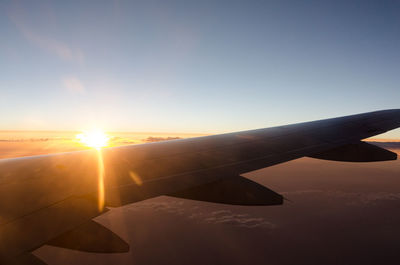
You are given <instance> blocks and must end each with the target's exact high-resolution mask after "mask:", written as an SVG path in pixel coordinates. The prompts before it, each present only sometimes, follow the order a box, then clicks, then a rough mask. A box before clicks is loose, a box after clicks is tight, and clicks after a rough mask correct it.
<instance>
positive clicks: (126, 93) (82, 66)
mask: <svg viewBox="0 0 400 265" xmlns="http://www.w3.org/2000/svg"><path fill="white" fill-rule="evenodd" d="M399 14H400V2H399V1H319V0H318V1H165V0H163V1H1V2H0V36H1V41H0V92H1V94H0V113H1V115H0V129H3V130H6V129H8V130H12V129H19V130H21V129H28V130H79V129H87V128H89V127H100V128H102V129H105V130H109V131H175V132H206V133H218V132H225V131H234V130H243V129H251V128H259V127H268V126H275V125H280V124H288V123H293V122H301V121H308V120H314V119H320V118H329V117H335V116H341V115H347V114H354V113H360V112H367V111H373V110H380V109H388V108H399V107H400V104H399V102H400V49H399V47H400V16H399ZM389 136H391V137H399V138H400V130H396V131H394V132H393V133H391V134H390V135H389Z"/></svg>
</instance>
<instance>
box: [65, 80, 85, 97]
mask: <svg viewBox="0 0 400 265" xmlns="http://www.w3.org/2000/svg"><path fill="white" fill-rule="evenodd" d="M62 83H63V85H64V87H65V88H66V89H67V90H68V91H69V92H71V93H73V94H84V93H85V92H86V89H85V86H84V85H83V84H82V82H81V81H80V80H79V79H78V78H76V77H65V78H63V80H62Z"/></svg>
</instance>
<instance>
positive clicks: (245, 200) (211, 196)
mask: <svg viewBox="0 0 400 265" xmlns="http://www.w3.org/2000/svg"><path fill="white" fill-rule="evenodd" d="M168 195H169V196H173V197H178V198H184V199H190V200H198V201H206V202H214V203H223V204H232V205H247V206H256V205H281V204H283V196H282V195H280V194H278V193H276V192H275V191H273V190H270V189H268V188H267V187H264V186H262V185H260V184H258V183H256V182H254V181H251V180H249V179H247V178H244V177H241V176H233V177H228V178H222V179H220V180H218V181H215V182H212V183H207V184H204V185H201V186H197V187H193V188H190V189H186V190H183V191H179V192H175V193H172V194H168Z"/></svg>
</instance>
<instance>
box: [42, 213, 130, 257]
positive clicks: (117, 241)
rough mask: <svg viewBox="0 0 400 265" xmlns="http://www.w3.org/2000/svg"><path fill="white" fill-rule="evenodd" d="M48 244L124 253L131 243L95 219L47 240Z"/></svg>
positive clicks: (81, 249) (87, 250)
mask: <svg viewBox="0 0 400 265" xmlns="http://www.w3.org/2000/svg"><path fill="white" fill-rule="evenodd" d="M47 245H51V246H56V247H62V248H68V249H74V250H79V251H86V252H95V253H122V252H128V251H129V245H128V243H126V242H125V241H124V240H122V239H121V238H120V237H119V236H118V235H116V234H115V233H113V232H112V231H111V230H109V229H107V228H105V227H104V226H102V225H100V224H99V223H96V222H95V221H89V222H86V223H84V224H82V225H80V226H78V227H77V228H75V229H73V230H71V231H68V232H66V233H64V234H62V235H60V236H58V237H57V238H54V239H52V240H51V241H49V242H47Z"/></svg>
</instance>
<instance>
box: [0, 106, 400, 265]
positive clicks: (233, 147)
mask: <svg viewBox="0 0 400 265" xmlns="http://www.w3.org/2000/svg"><path fill="white" fill-rule="evenodd" d="M399 126H400V109H396V110H384V111H376V112H370V113H364V114H358V115H351V116H345V117H339V118H333V119H326V120H318V121H313V122H305V123H298V124H293V125H286V126H278V127H273V128H266V129H258V130H251V131H242V132H235V133H228V134H221V135H212V136H204V137H197V138H189V139H179V140H171V141H164V142H157V143H149V144H142V145H130V146H121V147H113V148H105V149H103V150H101V151H96V150H89V151H78V152H70V153H62V154H53V155H41V156H32V157H25V158H14V159H1V160H0V238H1V241H0V263H1V264H8V263H9V264H29V263H30V264H44V263H43V262H42V261H40V260H39V259H37V258H35V257H34V256H33V255H31V254H29V253H30V252H31V251H33V250H34V249H36V248H38V247H40V246H42V245H44V244H50V245H54V246H60V247H66V248H71V249H77V250H83V251H91V252H123V251H127V250H128V249H129V246H128V245H127V244H126V243H125V242H124V241H123V240H122V239H120V238H119V237H118V236H117V235H115V234H113V233H112V232H111V231H109V230H107V229H106V228H104V227H102V226H101V225H99V224H97V223H95V222H94V221H91V219H92V218H94V217H96V216H98V215H100V214H102V213H104V212H105V211H107V207H117V206H121V205H125V204H128V203H133V202H137V201H140V200H144V199H148V198H152V197H156V196H160V195H170V196H176V197H180V198H187V199H193V200H202V201H209V202H216V203H227V204H238V205H278V204H282V203H283V197H282V196H281V195H279V194H277V193H276V192H274V191H272V190H270V189H268V188H266V187H264V186H262V185H259V184H257V183H255V182H252V181H250V180H248V179H245V178H243V177H241V176H240V174H242V173H245V172H249V171H253V170H256V169H260V168H265V167H269V166H272V165H276V164H279V163H283V162H286V161H290V160H293V159H296V158H300V157H304V156H309V157H314V158H319V159H328V160H337V161H350V162H371V161H385V160H394V159H396V158H397V156H396V154H395V153H392V152H390V151H388V150H385V149H382V148H379V147H377V146H373V145H370V144H368V143H366V142H362V141H361V140H362V139H365V138H368V137H371V136H374V135H377V134H381V133H384V132H386V131H389V130H392V129H395V128H397V127H399Z"/></svg>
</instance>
